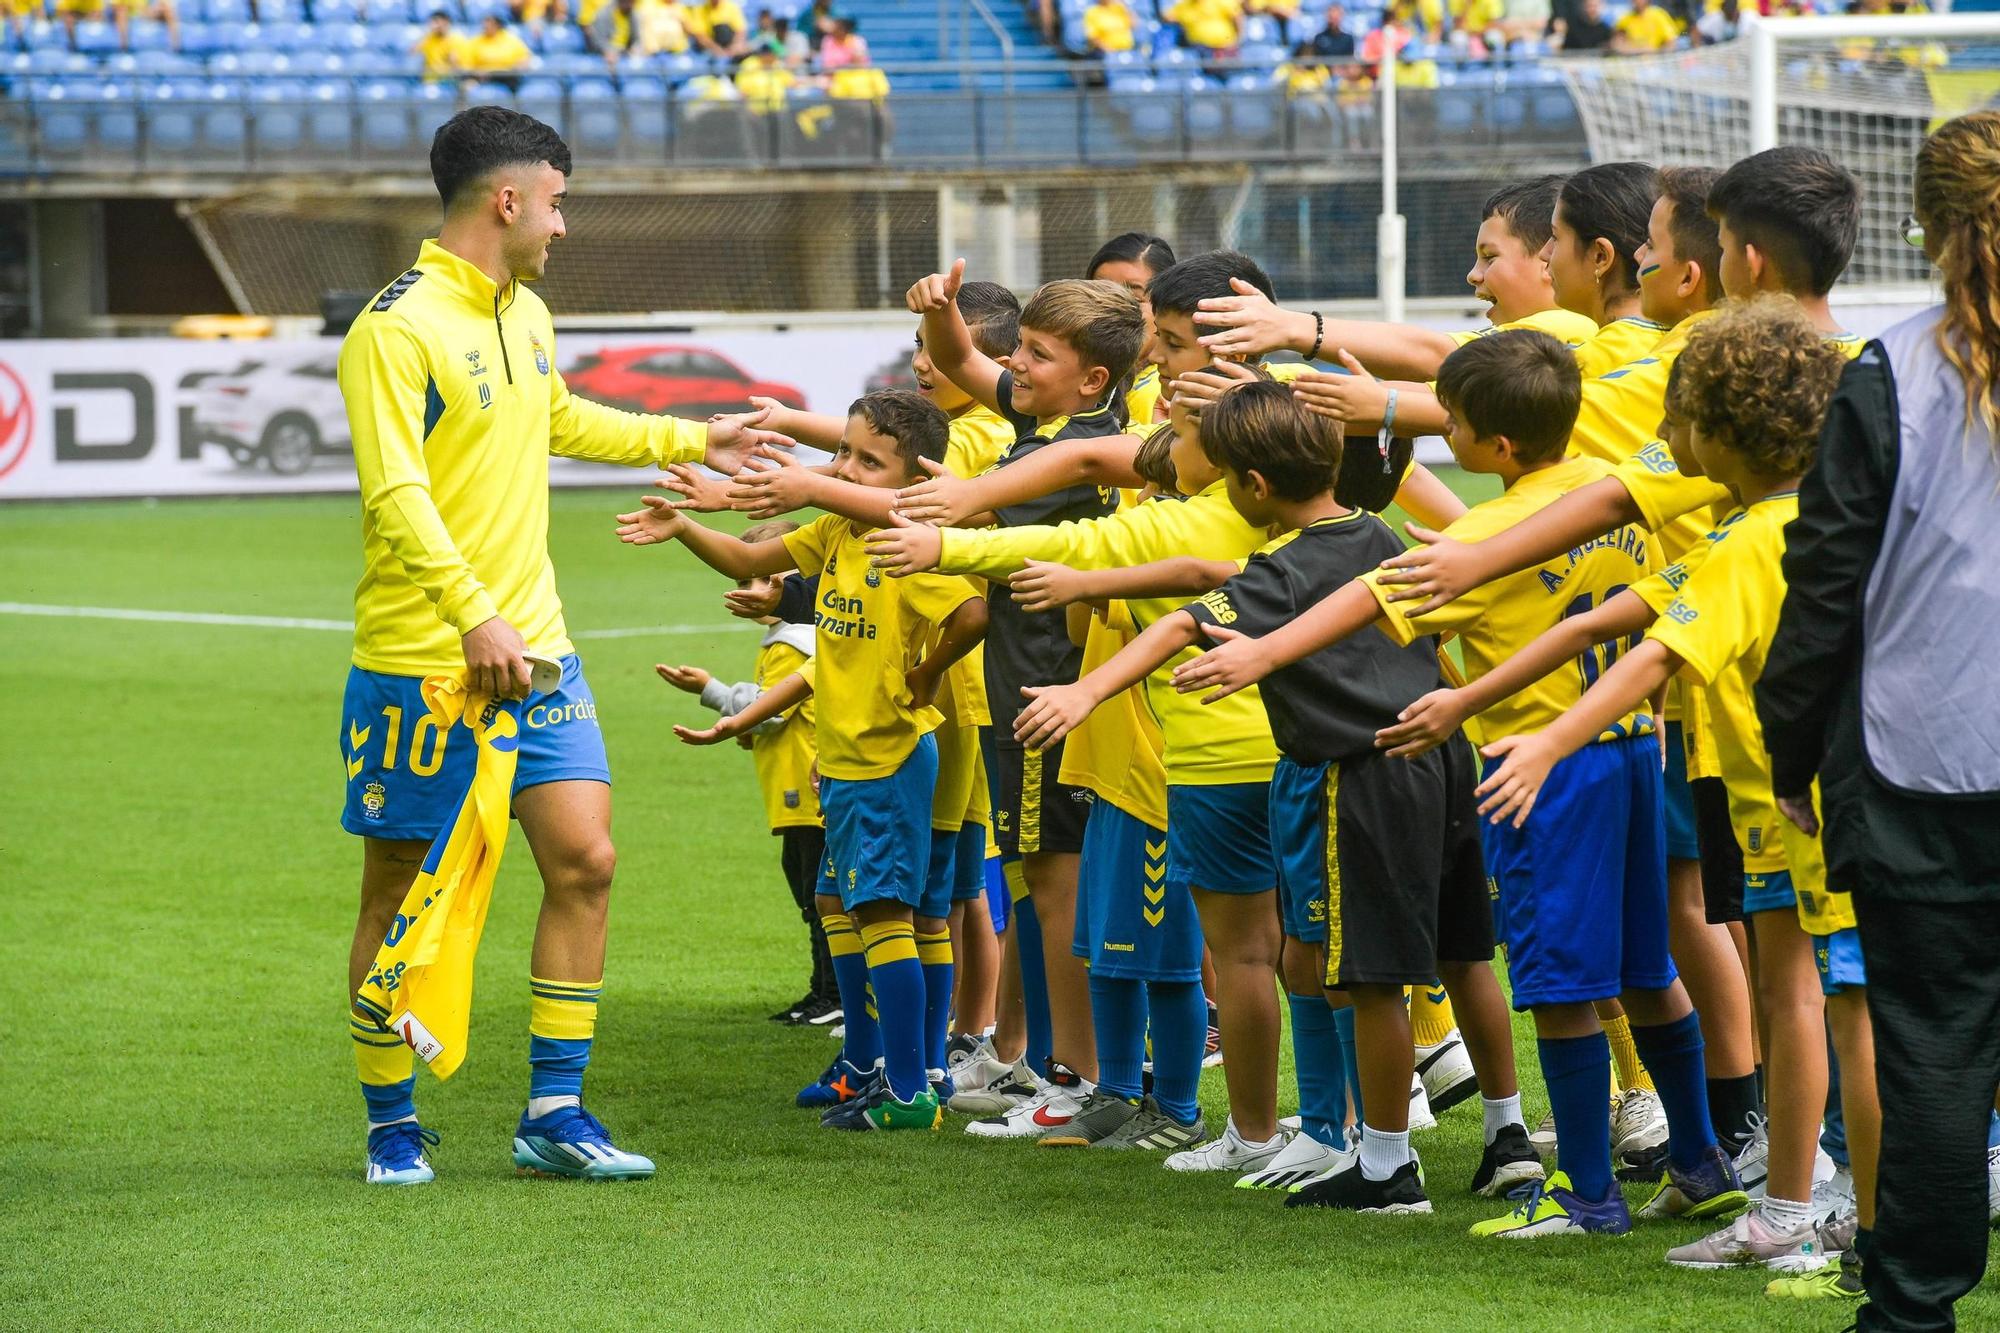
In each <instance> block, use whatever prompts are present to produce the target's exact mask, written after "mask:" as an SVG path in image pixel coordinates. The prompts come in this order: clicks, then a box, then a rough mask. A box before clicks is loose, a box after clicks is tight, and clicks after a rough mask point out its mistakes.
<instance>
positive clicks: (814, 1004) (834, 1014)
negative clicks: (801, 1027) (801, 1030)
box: [798, 995, 841, 1028]
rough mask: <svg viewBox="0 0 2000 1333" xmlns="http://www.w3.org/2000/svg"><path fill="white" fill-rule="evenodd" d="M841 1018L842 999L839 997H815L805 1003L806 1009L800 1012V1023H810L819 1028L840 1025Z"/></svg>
mask: <svg viewBox="0 0 2000 1333" xmlns="http://www.w3.org/2000/svg"><path fill="white" fill-rule="evenodd" d="M840 1017H841V1011H840V997H839V996H838V995H814V996H811V997H809V998H808V999H807V1000H806V1002H805V1007H804V1008H803V1009H801V1010H799V1020H798V1021H799V1022H801V1023H809V1024H811V1025H812V1026H813V1027H816V1028H817V1027H825V1026H826V1025H827V1024H828V1023H838V1022H839V1021H840Z"/></svg>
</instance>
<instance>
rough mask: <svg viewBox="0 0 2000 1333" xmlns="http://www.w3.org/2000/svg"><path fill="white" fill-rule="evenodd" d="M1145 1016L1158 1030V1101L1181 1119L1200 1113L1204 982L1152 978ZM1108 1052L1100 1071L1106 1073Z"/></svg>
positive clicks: (1205, 1039) (1204, 1045)
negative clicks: (1153, 979) (1202, 990)
mask: <svg viewBox="0 0 2000 1333" xmlns="http://www.w3.org/2000/svg"><path fill="white" fill-rule="evenodd" d="M1146 1016H1147V1018H1148V1019H1149V1020H1150V1021H1151V1024H1152V1030H1153V1100H1154V1101H1156V1102H1158V1103H1159V1104H1160V1109H1161V1110H1162V1111H1164V1112H1166V1113H1167V1114H1168V1115H1170V1116H1172V1117H1173V1118H1174V1119H1175V1120H1178V1121H1180V1122H1181V1123H1182V1124H1183V1125H1188V1124H1193V1123H1194V1121H1195V1120H1196V1119H1198V1118H1199V1117H1200V1115H1201V1103H1200V1100H1199V1098H1200V1093H1201V1057H1202V1056H1203V1055H1204V1054H1205V1053H1206V1052H1207V1050H1208V997H1207V996H1205V995H1203V994H1202V993H1201V983H1200V982H1199V981H1149V982H1147V983H1146ZM1103 1059H1104V1056H1103V1052H1102V1051H1101V1050H1100V1051H1099V1053H1098V1062H1099V1063H1098V1072H1099V1073H1100V1074H1101V1073H1102V1072H1103Z"/></svg>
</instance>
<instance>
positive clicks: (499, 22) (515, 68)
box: [461, 0, 630, 92]
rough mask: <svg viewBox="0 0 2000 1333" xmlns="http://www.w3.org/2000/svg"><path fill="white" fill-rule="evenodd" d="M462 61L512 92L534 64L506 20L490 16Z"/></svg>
mask: <svg viewBox="0 0 2000 1333" xmlns="http://www.w3.org/2000/svg"><path fill="white" fill-rule="evenodd" d="M621 3H630V0H621ZM461 59H462V61H463V65H464V69H465V72H466V73H468V74H470V75H472V76H474V77H475V78H479V79H484V80H485V81H486V82H488V83H497V84H499V85H500V86H501V87H503V88H505V89H507V90H508V91H509V92H513V91H516V90H518V89H519V88H520V86H521V72H522V71H523V70H525V69H527V67H528V66H529V65H531V64H533V63H534V59H535V55H534V52H532V51H530V50H529V49H528V44H527V43H526V42H524V41H522V40H521V36H520V34H519V33H517V32H515V31H514V30H513V29H512V28H510V27H508V26H507V21H506V20H505V19H503V18H501V17H500V16H499V15H498V14H492V13H489V14H488V15H487V16H486V17H485V18H483V19H481V20H480V22H479V33H478V35H477V36H475V37H473V38H472V39H471V40H469V41H468V42H466V44H465V48H464V53H463V55H462V57H461Z"/></svg>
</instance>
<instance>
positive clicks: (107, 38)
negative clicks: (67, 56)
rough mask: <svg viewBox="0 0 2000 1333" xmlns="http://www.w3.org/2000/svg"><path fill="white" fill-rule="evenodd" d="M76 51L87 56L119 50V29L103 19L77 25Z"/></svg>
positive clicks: (89, 20) (86, 21)
mask: <svg viewBox="0 0 2000 1333" xmlns="http://www.w3.org/2000/svg"><path fill="white" fill-rule="evenodd" d="M74 40H75V42H76V49H77V50H79V51H82V52H84V53H85V54H87V55H98V54H103V53H104V52H107V51H116V50H117V49H118V29H116V28H114V27H113V26H111V25H110V24H109V23H106V22H104V21H103V20H102V19H86V20H84V21H83V22H82V23H79V24H77V25H76V33H75V38H74Z"/></svg>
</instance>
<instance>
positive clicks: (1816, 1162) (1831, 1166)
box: [1812, 1145, 1840, 1185]
mask: <svg viewBox="0 0 2000 1333" xmlns="http://www.w3.org/2000/svg"><path fill="white" fill-rule="evenodd" d="M1839 1171H1840V1166H1839V1164H1838V1163H1836V1162H1835V1161H1834V1160H1833V1158H1831V1157H1829V1156H1827V1152H1826V1149H1824V1148H1821V1147H1818V1146H1817V1145H1815V1146H1814V1148H1813V1174H1812V1180H1813V1184H1814V1185H1818V1184H1820V1183H1821V1182H1823V1181H1828V1180H1832V1179H1833V1178H1834V1176H1835V1175H1836V1174H1837V1173H1838V1172H1839Z"/></svg>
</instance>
